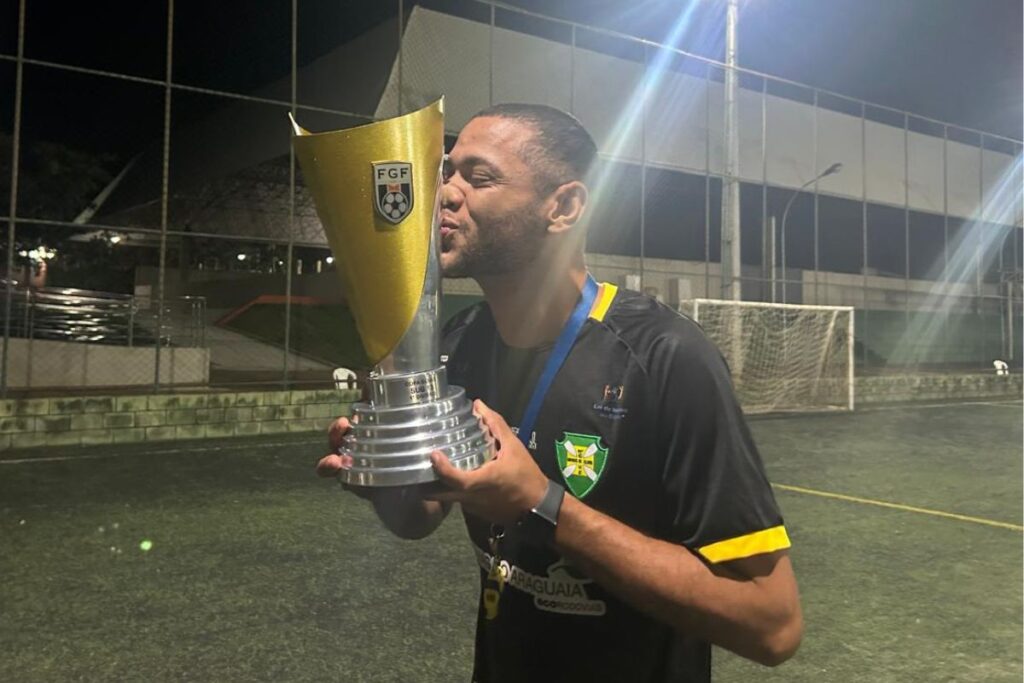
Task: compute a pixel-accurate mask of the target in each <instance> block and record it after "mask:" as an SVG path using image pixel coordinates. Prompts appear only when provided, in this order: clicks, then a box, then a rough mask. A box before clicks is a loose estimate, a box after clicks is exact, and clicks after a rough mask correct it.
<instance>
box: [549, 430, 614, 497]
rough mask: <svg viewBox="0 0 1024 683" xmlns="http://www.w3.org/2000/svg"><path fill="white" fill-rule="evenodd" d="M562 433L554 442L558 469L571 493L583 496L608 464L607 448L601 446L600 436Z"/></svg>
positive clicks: (592, 486) (595, 482)
mask: <svg viewBox="0 0 1024 683" xmlns="http://www.w3.org/2000/svg"><path fill="white" fill-rule="evenodd" d="M563 434H564V436H563V438H562V440H561V441H556V442H555V452H556V457H557V459H558V469H559V470H560V471H561V473H562V478H563V479H564V480H565V484H566V486H567V487H568V488H569V490H570V491H571V492H572V494H573V495H574V496H576V497H577V498H583V497H584V496H586V495H587V494H588V493H590V491H591V489H593V488H594V486H595V485H596V484H597V481H598V480H599V479H600V478H601V474H602V473H603V472H604V468H605V465H607V464H608V449H607V448H603V447H602V446H601V437H600V436H593V435H591V434H576V433H574V432H563Z"/></svg>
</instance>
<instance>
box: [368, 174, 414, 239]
mask: <svg viewBox="0 0 1024 683" xmlns="http://www.w3.org/2000/svg"><path fill="white" fill-rule="evenodd" d="M373 188H374V208H376V209H377V213H378V214H379V215H380V216H381V217H382V218H383V219H384V220H386V221H387V222H389V223H392V224H394V225H398V224H399V223H401V222H402V221H403V220H405V218H406V216H408V215H409V212H411V211H412V199H413V197H412V164H410V163H408V162H405V161H387V162H378V163H374V164H373Z"/></svg>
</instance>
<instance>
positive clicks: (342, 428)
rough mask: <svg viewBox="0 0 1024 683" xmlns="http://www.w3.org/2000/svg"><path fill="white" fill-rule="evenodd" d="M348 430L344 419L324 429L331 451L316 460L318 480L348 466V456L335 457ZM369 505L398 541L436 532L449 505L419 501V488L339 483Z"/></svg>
mask: <svg viewBox="0 0 1024 683" xmlns="http://www.w3.org/2000/svg"><path fill="white" fill-rule="evenodd" d="M351 428H352V423H350V422H349V420H348V418H347V417H339V418H338V419H337V420H335V421H334V422H332V423H331V426H330V427H329V428H328V429H327V442H328V444H329V445H330V449H331V452H330V453H328V454H327V455H325V456H324V457H322V458H320V462H318V463H317V464H316V473H317V475H319V476H321V477H336V476H338V473H339V472H341V470H343V469H345V468H346V467H348V466H350V465H351V462H346V461H345V460H346V459H347V458H351V456H348V455H339V454H338V449H340V448H341V441H342V439H344V438H345V435H346V434H347V433H348V431H349V430H350V429H351ZM341 486H342V488H344V489H345V490H346V491H351V492H352V493H354V494H355V495H357V496H359V497H360V498H362V499H364V500H368V501H370V502H371V503H372V504H373V507H374V510H376V512H377V516H378V517H380V519H381V521H382V522H384V525H385V526H386V527H388V529H390V530H391V531H392V533H394V534H396V535H397V536H401V537H402V538H409V539H414V538H423V537H424V536H427V535H429V534H430V533H431V532H432V531H433V530H434V529H436V528H437V527H438V526H439V525H440V524H441V522H442V521H443V520H444V518H445V516H446V515H447V514H448V509H449V507H450V506H449V505H447V504H442V503H438V502H436V501H426V500H423V497H422V493H423V487H422V486H381V487H375V486H352V485H349V484H342V485H341Z"/></svg>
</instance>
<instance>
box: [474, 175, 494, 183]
mask: <svg viewBox="0 0 1024 683" xmlns="http://www.w3.org/2000/svg"><path fill="white" fill-rule="evenodd" d="M469 182H470V183H472V184H473V185H488V184H490V183H492V182H494V176H490V175H484V174H480V173H474V174H473V175H472V177H470V179H469Z"/></svg>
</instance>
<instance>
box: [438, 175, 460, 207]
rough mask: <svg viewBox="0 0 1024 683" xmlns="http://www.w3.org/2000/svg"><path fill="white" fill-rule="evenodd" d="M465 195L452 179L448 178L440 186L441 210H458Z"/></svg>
mask: <svg viewBox="0 0 1024 683" xmlns="http://www.w3.org/2000/svg"><path fill="white" fill-rule="evenodd" d="M465 198H466V197H465V195H464V194H462V190H460V189H459V188H458V187H457V186H456V184H455V183H454V182H452V179H451V178H449V179H447V180H445V181H444V184H443V185H441V208H442V209H450V210H452V211H456V210H458V208H459V207H460V206H462V202H463V200H464V199H465Z"/></svg>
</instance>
